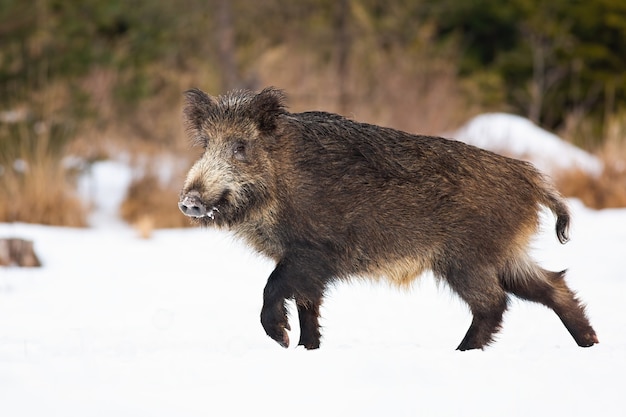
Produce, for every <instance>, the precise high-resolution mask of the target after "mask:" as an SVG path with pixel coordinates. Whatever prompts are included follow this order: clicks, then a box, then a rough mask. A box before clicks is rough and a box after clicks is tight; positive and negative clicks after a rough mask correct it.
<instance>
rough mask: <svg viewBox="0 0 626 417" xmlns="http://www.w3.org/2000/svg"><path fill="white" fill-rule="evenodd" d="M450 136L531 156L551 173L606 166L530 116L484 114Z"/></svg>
mask: <svg viewBox="0 0 626 417" xmlns="http://www.w3.org/2000/svg"><path fill="white" fill-rule="evenodd" d="M451 137H453V138H455V139H457V140H460V141H462V142H465V143H469V144H470V145H474V146H478V147H479V148H483V149H488V150H490V151H492V152H496V153H505V154H507V155H508V156H512V157H514V158H518V159H524V160H528V161H530V162H532V163H533V164H535V165H536V166H537V167H538V168H539V169H541V170H543V171H544V172H546V173H548V174H555V173H557V172H558V171H561V170H568V169H579V170H582V171H584V172H588V173H590V174H600V173H601V171H602V169H603V164H602V162H601V161H600V160H599V159H598V158H596V157H595V156H593V155H591V154H589V153H588V152H585V151H583V150H582V149H580V148H578V147H576V146H574V145H572V144H570V143H568V142H565V141H564V140H562V139H561V138H559V137H558V136H556V135H554V134H552V133H550V132H547V131H545V130H543V129H541V128H540V127H539V126H537V125H535V124H534V123H532V122H531V121H530V120H528V119H525V118H523V117H520V116H515V115H512V114H506V113H487V114H481V115H479V116H476V117H475V118H473V119H472V120H470V121H469V122H467V124H465V125H464V126H463V127H461V128H460V129H459V130H457V131H456V132H454V133H453V134H452V135H451Z"/></svg>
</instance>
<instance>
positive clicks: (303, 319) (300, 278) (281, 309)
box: [261, 256, 331, 349]
mask: <svg viewBox="0 0 626 417" xmlns="http://www.w3.org/2000/svg"><path fill="white" fill-rule="evenodd" d="M307 258H309V257H303V256H298V257H297V258H296V259H297V261H294V260H292V259H291V258H286V259H283V260H282V261H280V262H279V263H278V265H277V266H276V269H274V271H273V272H272V274H271V275H270V277H269V279H268V280H267V284H266V285H265V290H264V291H263V308H262V310H261V324H262V325H263V328H264V329H265V332H266V333H267V335H268V336H269V337H271V338H272V339H274V340H275V341H276V342H278V344H279V345H281V346H282V347H285V348H286V347H288V346H289V336H288V334H287V330H291V326H290V325H289V321H288V318H287V308H286V306H285V302H286V300H288V299H290V298H293V299H295V301H296V306H297V308H298V317H299V321H300V340H299V342H298V345H302V346H304V347H305V348H307V349H317V348H318V347H319V345H320V332H319V322H318V317H319V309H320V305H321V303H322V297H323V293H324V288H325V286H326V282H327V280H328V279H329V278H330V276H331V275H330V273H329V272H328V271H327V270H326V268H324V267H321V266H320V265H319V261H318V260H317V261H313V262H306V261H305V259H307ZM309 259H310V258H309ZM318 259H319V258H318Z"/></svg>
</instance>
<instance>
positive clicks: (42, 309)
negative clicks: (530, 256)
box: [0, 162, 626, 417]
mask: <svg viewBox="0 0 626 417" xmlns="http://www.w3.org/2000/svg"><path fill="white" fill-rule="evenodd" d="M129 179H130V174H129V172H128V171H126V168H124V167H123V166H121V165H119V164H116V163H112V162H105V163H101V164H100V165H97V166H96V167H94V170H93V172H92V174H91V177H90V178H88V179H87V180H86V181H87V182H86V183H83V185H82V186H81V188H82V192H83V195H87V196H90V197H91V198H92V199H93V202H94V204H95V212H94V215H93V216H92V218H91V222H92V224H93V226H94V227H92V228H90V229H69V228H58V227H44V226H39V225H26V224H0V237H3V236H19V237H22V238H29V239H32V240H34V241H35V249H36V251H37V252H38V254H39V256H40V258H41V261H42V262H43V264H44V266H43V267H42V268H39V269H19V268H3V267H0V415H1V416H11V417H13V416H46V417H53V416H64V417H65V416H107V417H109V416H231V415H236V416H244V415H255V416H266V415H267V416H270V415H272V416H275V415H282V414H286V415H303V416H313V415H324V416H377V417H378V416H416V415H424V416H483V417H484V416H588V415H602V416H625V415H626V401H624V397H623V395H624V389H625V387H626V307H625V306H626V303H624V297H625V296H626V278H625V276H624V273H625V271H626V262H625V260H624V259H625V258H624V254H626V210H604V211H592V210H589V209H586V208H585V207H583V206H582V205H581V204H580V203H578V202H577V201H571V206H572V209H573V214H574V223H573V229H572V240H571V242H570V243H568V244H567V245H564V246H562V245H559V244H558V242H557V240H556V237H555V236H554V233H553V224H554V223H553V222H554V219H553V218H552V217H551V216H550V215H546V216H545V219H544V220H545V221H544V223H545V225H544V229H545V230H544V231H543V232H542V233H541V235H540V236H538V238H537V240H536V242H535V244H534V255H535V257H536V258H537V259H538V260H539V261H540V263H541V264H542V265H544V266H545V267H547V268H550V269H553V270H560V269H564V268H569V272H568V282H569V284H570V285H571V287H572V288H574V289H575V290H577V291H578V292H579V295H580V297H581V298H582V299H583V300H584V301H585V302H586V303H587V304H588V313H589V316H590V319H591V322H592V324H593V325H594V327H595V329H596V331H597V333H598V336H599V338H600V342H601V343H600V344H599V345H597V346H594V347H592V348H588V349H582V348H579V347H578V346H576V344H575V343H574V341H573V339H572V338H571V337H570V336H569V334H568V333H567V331H566V330H565V328H564V327H563V325H562V324H561V323H560V321H559V320H558V318H557V316H556V315H555V314H554V313H553V312H551V311H549V310H547V309H545V308H543V307H541V306H538V305H534V304H530V303H527V302H521V301H515V300H514V301H513V302H512V303H511V308H510V309H509V311H508V312H507V314H506V316H505V321H504V328H503V331H502V332H501V333H500V334H499V337H498V341H497V342H496V343H495V344H494V345H493V346H492V347H490V348H488V349H486V350H484V351H470V352H458V351H455V350H454V349H455V347H456V346H457V345H458V343H459V342H460V340H461V339H462V337H463V335H464V334H465V331H466V330H467V327H468V326H469V323H470V320H471V317H470V314H469V312H468V311H467V309H466V307H465V306H464V305H463V304H462V302H460V301H459V300H458V299H457V298H456V297H455V296H454V295H452V294H451V293H450V292H449V291H448V290H447V289H446V288H445V287H437V286H436V285H435V283H434V280H433V278H432V277H431V276H429V275H425V276H424V277H422V279H421V280H420V281H419V282H417V283H416V284H415V286H414V287H413V288H412V289H411V290H410V291H408V292H402V291H400V290H398V289H395V288H390V287H388V286H386V285H384V284H374V283H365V282H355V283H352V284H349V285H348V284H339V285H337V286H336V287H335V288H333V289H332V290H331V291H330V292H329V294H328V296H327V298H326V301H325V303H324V306H323V310H322V314H323V320H322V324H323V326H324V329H323V334H324V338H323V340H322V347H321V349H319V350H317V351H306V350H304V349H303V348H302V347H295V346H292V347H290V348H289V349H287V350H285V349H283V348H281V347H279V346H278V345H277V344H276V343H275V342H273V341H272V340H270V339H269V338H268V337H267V336H266V335H265V333H264V331H263V329H262V327H261V325H260V322H259V312H260V309H261V304H262V291H263V287H264V285H265V281H266V278H267V276H268V275H269V274H270V272H271V271H272V268H273V265H272V263H271V262H269V261H267V260H265V259H263V258H260V257H259V256H257V255H255V254H253V253H251V252H250V251H249V250H248V249H247V248H245V247H244V246H243V245H242V244H240V243H239V242H238V241H235V240H233V239H232V238H231V237H230V236H229V235H228V234H225V233H222V232H218V231H214V230H200V229H184V230H160V231H156V232H155V233H154V235H153V237H152V238H151V239H149V240H144V239H140V238H139V237H138V236H137V234H136V232H135V231H133V230H132V229H131V228H129V227H128V226H126V225H124V224H123V223H122V222H120V221H119V220H118V219H117V218H116V217H115V212H116V207H115V204H114V203H112V201H117V202H119V201H120V199H121V196H123V189H124V187H125V186H126V184H127V183H128V181H129ZM173 204H175V202H174V203H173ZM292 313H295V309H294V308H292ZM291 324H292V328H293V331H292V332H291V335H290V337H291V340H292V341H297V340H298V328H297V318H296V317H295V316H293V315H292V320H291Z"/></svg>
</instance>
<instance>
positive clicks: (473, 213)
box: [179, 88, 597, 350]
mask: <svg viewBox="0 0 626 417" xmlns="http://www.w3.org/2000/svg"><path fill="white" fill-rule="evenodd" d="M184 113H185V119H186V123H187V128H188V131H189V133H190V135H191V136H192V138H193V139H194V141H195V142H196V143H198V144H200V145H201V146H202V147H203V148H204V154H203V155H202V157H201V158H200V159H199V160H198V161H197V162H196V164H194V166H193V167H192V168H191V169H190V171H189V174H188V176H187V179H186V181H185V184H184V186H183V189H182V191H181V200H180V203H179V207H180V208H181V210H182V211H183V212H184V213H185V214H186V215H188V216H190V217H192V218H194V219H195V220H196V221H197V222H198V223H199V224H202V225H207V226H217V227H225V228H228V229H230V230H232V231H233V232H234V233H236V234H237V235H239V236H240V237H242V238H243V239H244V240H246V241H247V242H248V243H249V244H250V245H251V246H252V247H253V248H254V249H256V250H257V251H259V252H261V253H263V254H265V255H266V256H268V257H270V258H272V259H274V260H275V261H276V264H277V266H276V269H275V270H274V272H273V273H272V274H271V275H270V277H269V279H268V283H267V285H266V288H265V291H264V305H263V309H262V311H261V322H262V324H263V327H264V328H265V331H266V332H267V334H268V335H269V336H270V337H272V338H273V339H275V340H276V341H277V342H279V343H280V344H281V345H283V346H287V345H288V344H289V338H288V335H287V332H286V330H289V328H290V327H289V323H288V320H287V314H286V313H287V312H286V308H285V300H287V299H291V298H293V299H295V301H296V305H297V307H298V315H299V319H300V326H301V337H300V342H299V344H302V345H304V346H305V347H306V348H317V347H319V341H320V333H319V324H318V316H319V307H320V304H321V302H322V298H323V295H324V291H325V289H326V288H327V286H328V284H329V283H330V282H332V281H333V280H337V279H348V278H351V277H355V276H363V277H371V278H380V277H385V278H387V279H389V280H390V281H391V282H393V283H395V284H398V285H400V286H406V285H408V284H410V282H411V281H412V280H414V279H415V278H416V277H417V276H418V275H419V274H420V273H421V272H422V271H424V270H432V271H433V272H434V274H435V275H436V276H437V277H438V278H440V279H442V280H445V281H446V282H447V283H448V284H449V285H450V287H451V288H452V289H453V290H454V291H455V292H456V293H457V294H458V295H459V296H460V297H461V298H462V299H463V300H465V302H467V304H468V305H469V307H470V309H471V311H472V314H473V317H474V319H473V321H472V324H471V326H470V329H469V330H468V332H467V335H466V336H465V338H464V339H463V341H462V342H461V344H460V345H459V349H461V350H466V349H474V348H483V347H484V346H485V345H487V344H489V343H490V342H491V341H492V337H493V334H494V333H495V332H496V331H497V330H498V329H499V327H500V323H501V320H502V314H503V313H504V311H505V310H506V307H507V301H508V294H514V295H517V296H519V297H522V298H525V299H528V300H531V301H536V302H540V303H543V304H545V305H547V306H548V307H550V308H552V309H553V310H554V311H555V312H556V313H557V314H558V315H559V317H561V320H563V322H564V324H565V326H566V327H567V329H568V330H569V331H570V333H571V334H572V336H573V337H574V339H575V340H576V341H577V342H578V344H580V345H581V346H590V345H593V344H594V343H597V337H596V336H595V333H594V331H593V329H592V328H591V326H590V325H589V322H588V320H587V318H586V317H585V313H584V310H583V307H582V306H581V304H580V303H579V302H578V300H576V298H575V297H574V295H573V293H572V292H571V291H570V290H569V289H568V288H567V286H566V285H565V281H564V280H563V274H562V273H554V272H549V271H545V270H543V269H542V268H540V267H539V266H538V265H536V264H535V263H534V262H533V261H532V260H530V258H529V257H528V256H527V250H528V242H529V240H530V238H531V236H532V235H533V234H534V233H536V231H537V226H538V211H539V209H540V206H546V207H548V208H549V209H551V210H552V211H553V212H554V213H555V214H556V216H557V222H556V233H557V237H558V238H559V240H560V241H561V242H562V243H564V242H565V241H566V240H567V228H568V226H569V213H568V210H567V207H566V205H565V203H564V202H563V200H562V198H561V197H560V196H559V194H558V193H557V192H556V191H555V189H554V188H553V187H552V186H551V185H550V184H549V183H548V182H547V181H546V180H545V178H544V177H543V176H542V175H541V174H540V173H539V172H538V171H537V170H536V169H535V168H534V167H532V166H531V165H530V164H528V163H525V162H522V161H518V160H515V159H510V158H506V157H503V156H499V155H496V154H493V153H490V152H487V151H484V150H481V149H478V148H475V147H472V146H469V145H466V144H463V143H461V142H457V141H453V140H448V139H442V138H437V137H427V136H418V135H411V134H408V133H405V132H401V131H397V130H394V129H389V128H383V127H379V126H373V125H369V124H364V123H358V122H354V121H351V120H348V119H345V118H343V117H341V116H339V115H335V114H329V113H323V112H306V113H289V112H287V111H286V110H285V107H284V95H283V93H282V92H281V91H279V90H276V89H273V88H268V89H265V90H263V91H262V92H260V93H258V94H255V93H253V92H250V91H235V92H231V93H228V94H226V95H224V96H220V97H210V96H208V95H207V94H205V93H203V92H202V91H200V90H190V91H188V92H187V93H186V105H185V110H184Z"/></svg>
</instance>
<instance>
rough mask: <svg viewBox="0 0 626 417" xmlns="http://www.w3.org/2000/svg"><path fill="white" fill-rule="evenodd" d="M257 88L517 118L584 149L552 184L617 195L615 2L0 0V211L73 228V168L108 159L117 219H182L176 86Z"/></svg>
mask: <svg viewBox="0 0 626 417" xmlns="http://www.w3.org/2000/svg"><path fill="white" fill-rule="evenodd" d="M268 85H273V86H276V87H278V88H281V89H284V90H285V91H286V92H287V95H288V105H289V109H290V111H293V112H297V111H304V110H313V109H316V110H326V111H331V112H337V113H341V114H344V115H346V116H348V117H350V118H354V119H356V120H359V121H365V122H369V123H374V124H380V125H384V126H390V127H394V128H397V129H401V130H406V131H409V132H412V133H421V134H431V135H445V136H449V137H454V136H455V135H454V132H456V131H458V129H460V128H461V127H462V126H464V125H465V124H466V123H467V122H468V121H470V120H471V119H472V118H474V117H475V116H478V115H481V114H485V113H491V112H504V113H509V114H512V115H517V116H521V117H524V118H525V119H528V120H529V121H531V122H532V123H534V124H535V125H537V126H539V127H541V128H542V129H544V130H546V131H549V132H552V133H555V134H556V135H558V137H559V138H560V139H562V140H563V141H564V142H566V143H568V144H571V145H575V146H577V147H578V148H580V149H582V150H584V151H585V152H588V153H589V154H590V155H592V156H593V157H594V158H598V159H599V160H600V161H601V166H602V169H601V170H600V171H594V172H590V171H586V170H581V169H579V168H572V169H562V170H560V171H559V172H553V173H551V175H553V177H554V179H555V180H556V181H557V184H558V187H559V188H560V189H561V191H562V192H563V193H564V194H566V195H567V196H570V197H576V198H580V199H581V200H582V201H583V202H584V203H585V204H586V205H587V206H589V207H593V208H606V207H625V206H626V170H625V168H624V167H625V165H624V164H625V161H626V140H625V139H624V138H625V136H626V2H624V1H623V0H586V1H578V0H552V1H549V2H546V1H543V0H511V1H507V2H502V1H499V0H437V1H435V0H412V1H411V0H299V1H280V0H178V1H175V2H174V1H154V0H81V1H71V0H0V222H29V223H41V224H49V225H63V226H77V227H82V226H87V225H88V224H89V221H88V217H89V213H90V210H92V208H93V207H91V205H92V204H91V202H90V201H89V199H86V198H84V196H82V197H81V195H79V194H80V193H79V192H78V190H77V189H78V182H79V181H78V180H79V178H81V177H83V176H85V175H88V174H89V172H90V170H91V169H92V168H93V166H94V164H97V163H98V162H99V161H107V160H116V161H122V162H123V163H124V164H125V165H126V166H128V167H130V169H131V172H132V175H131V180H130V181H129V184H128V189H127V191H126V193H125V195H124V196H123V200H122V202H121V206H120V215H121V216H122V218H123V219H124V220H125V221H126V222H128V223H130V224H135V225H138V226H137V227H143V228H146V229H148V230H149V229H151V228H161V227H182V226H186V225H187V220H186V219H185V217H184V216H182V215H181V214H180V213H179V212H178V209H177V206H176V202H177V200H178V190H179V187H180V185H181V183H182V180H183V178H184V174H185V172H186V170H187V169H188V168H189V166H190V164H191V163H192V161H193V159H194V158H196V157H197V156H198V152H199V151H198V150H197V149H191V148H190V144H189V142H188V141H187V139H186V137H185V132H184V129H183V127H182V123H181V122H182V118H181V107H182V92H183V91H185V90H187V89H189V88H191V87H198V88H201V89H202V90H204V91H207V92H208V93H210V94H213V95H217V94H221V93H223V92H225V91H227V90H230V89H233V88H249V89H255V90H256V89H261V88H263V87H265V86H268ZM516 140H522V141H523V140H524V139H523V138H521V139H516ZM514 156H518V157H519V156H520V155H514ZM522 156H523V155H522Z"/></svg>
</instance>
